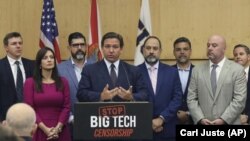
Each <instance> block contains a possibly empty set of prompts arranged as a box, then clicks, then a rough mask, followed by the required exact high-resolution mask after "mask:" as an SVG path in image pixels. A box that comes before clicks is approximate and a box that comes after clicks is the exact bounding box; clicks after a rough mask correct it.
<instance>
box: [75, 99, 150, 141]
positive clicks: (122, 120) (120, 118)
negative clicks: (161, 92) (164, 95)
mask: <svg viewBox="0 0 250 141" xmlns="http://www.w3.org/2000/svg"><path fill="white" fill-rule="evenodd" d="M74 107H75V115H74V139H75V140H103V139H104V140H116V139H125V140H130V139H131V140H134V139H152V109H153V108H152V103H149V102H78V103H76V104H75V106H74Z"/></svg>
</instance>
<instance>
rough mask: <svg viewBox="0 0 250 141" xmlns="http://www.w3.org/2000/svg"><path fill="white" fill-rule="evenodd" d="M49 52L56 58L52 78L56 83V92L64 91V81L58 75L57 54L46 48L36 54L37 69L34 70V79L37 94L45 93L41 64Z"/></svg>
mask: <svg viewBox="0 0 250 141" xmlns="http://www.w3.org/2000/svg"><path fill="white" fill-rule="evenodd" d="M48 51H50V52H52V54H53V56H54V64H55V66H54V68H53V69H52V75H51V78H52V79H53V80H54V81H55V83H56V90H57V91H58V90H60V91H62V90H63V84H62V80H61V78H60V76H59V74H58V71H57V67H56V58H55V53H54V51H53V50H52V49H51V48H48V47H44V48H41V49H40V50H39V51H38V52H37V54H36V60H35V69H34V75H33V78H34V80H35V90H36V92H43V89H42V79H43V76H42V68H41V63H42V59H43V57H44V56H45V54H46V53H47V52H48Z"/></svg>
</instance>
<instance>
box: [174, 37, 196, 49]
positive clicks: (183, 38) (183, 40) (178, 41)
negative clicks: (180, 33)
mask: <svg viewBox="0 0 250 141" xmlns="http://www.w3.org/2000/svg"><path fill="white" fill-rule="evenodd" d="M181 42H185V43H188V45H189V47H190V49H191V48H192V46H191V42H190V40H189V39H188V38H187V37H179V38H177V39H176V40H175V41H174V45H173V47H174V48H175V45H176V44H178V43H181Z"/></svg>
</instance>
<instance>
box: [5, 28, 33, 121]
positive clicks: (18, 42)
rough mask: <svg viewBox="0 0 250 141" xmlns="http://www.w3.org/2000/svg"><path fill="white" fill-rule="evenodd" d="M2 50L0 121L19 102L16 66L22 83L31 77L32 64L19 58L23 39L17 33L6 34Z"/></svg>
mask: <svg viewBox="0 0 250 141" xmlns="http://www.w3.org/2000/svg"><path fill="white" fill-rule="evenodd" d="M3 43H4V49H5V51H6V56H5V57H4V58H2V59H1V60H0V121H3V120H4V119H5V116H6V112H7V110H8V109H9V107H10V106H11V105H13V104H15V103H17V102H21V101H22V99H20V96H19V97H18V96H17V91H16V81H17V64H16V62H17V61H18V62H19V67H20V69H21V74H22V78H23V82H24V81H25V79H26V78H28V77H31V76H32V75H33V68H34V62H33V61H31V60H29V59H26V58H23V57H21V55H22V49H23V46H22V45H23V39H22V37H21V35H20V33H18V32H11V33H8V34H7V35H6V36H5V37H4V39H3Z"/></svg>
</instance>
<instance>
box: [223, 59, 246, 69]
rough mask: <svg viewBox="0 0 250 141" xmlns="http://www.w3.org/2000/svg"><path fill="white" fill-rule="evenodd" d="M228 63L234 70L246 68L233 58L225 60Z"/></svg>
mask: <svg viewBox="0 0 250 141" xmlns="http://www.w3.org/2000/svg"><path fill="white" fill-rule="evenodd" d="M225 63H227V64H228V66H229V67H230V68H231V69H233V70H244V67H243V66H242V65H240V64H238V63H236V62H234V61H232V60H227V62H225Z"/></svg>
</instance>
